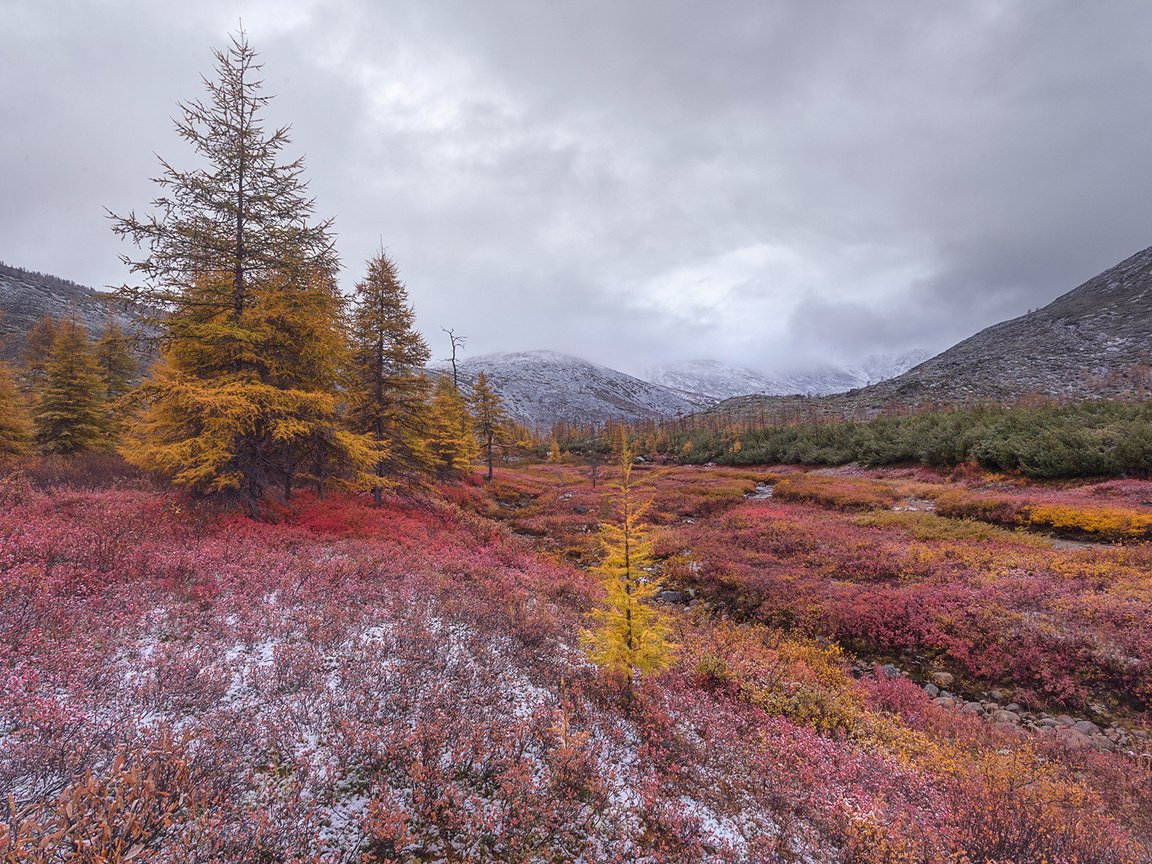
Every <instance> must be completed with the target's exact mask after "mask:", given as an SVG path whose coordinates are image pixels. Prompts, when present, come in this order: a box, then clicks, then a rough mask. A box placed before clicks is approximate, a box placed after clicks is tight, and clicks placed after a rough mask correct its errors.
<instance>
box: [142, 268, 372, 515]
mask: <svg viewBox="0 0 1152 864" xmlns="http://www.w3.org/2000/svg"><path fill="white" fill-rule="evenodd" d="M220 290H224V289H223V288H222V287H221V286H219V285H218V284H213V282H212V280H211V279H208V278H205V279H202V280H200V281H199V282H198V283H197V286H196V288H195V289H194V290H193V291H190V292H189V294H190V296H193V297H194V296H196V295H197V294H198V293H200V292H203V293H205V294H207V295H208V296H211V295H213V294H214V293H216V292H218V291H220ZM341 303H342V298H341V297H340V294H339V291H338V290H337V288H336V285H335V281H334V280H333V279H332V277H331V274H326V273H316V272H309V271H307V270H305V269H303V268H293V267H290V268H287V269H285V270H284V271H282V272H280V273H276V274H272V275H271V276H270V277H269V278H267V279H265V280H264V281H262V282H260V283H257V284H256V285H255V286H253V289H252V293H251V301H250V306H249V308H248V309H247V310H246V311H245V313H244V315H243V316H242V318H241V319H240V321H239V322H233V320H232V316H231V313H230V312H228V311H226V310H223V309H221V308H220V307H219V306H216V305H214V304H212V303H205V304H202V305H198V304H195V303H192V304H190V305H189V306H188V307H186V308H185V309H184V310H181V312H179V313H176V314H174V316H173V318H174V320H173V321H172V322H170V325H169V326H170V327H171V328H172V330H173V332H174V333H176V334H178V336H177V338H173V339H172V340H171V341H170V343H169V344H168V346H167V347H166V348H165V349H164V351H163V352H162V354H161V360H160V363H158V364H157V366H156V367H155V368H154V370H153V373H152V376H151V378H150V379H149V380H148V381H147V382H145V384H144V385H142V387H141V388H140V390H139V392H140V396H141V398H142V400H143V402H144V405H145V407H144V409H143V411H142V413H141V415H140V418H139V421H138V423H137V424H136V425H135V427H134V428H133V429H132V430H131V431H130V433H129V435H128V442H127V446H126V447H125V450H124V452H125V456H126V458H128V460H129V461H131V462H133V463H134V464H138V465H140V466H142V467H146V468H149V469H152V470H159V471H162V472H165V473H167V474H169V475H171V476H172V478H173V480H174V481H175V482H176V483H178V484H180V485H183V486H187V487H190V488H193V489H198V490H201V491H207V492H215V491H226V490H236V491H239V492H240V493H241V494H242V496H243V498H244V500H245V503H246V504H247V505H248V507H249V509H255V508H256V506H257V503H258V501H259V499H260V497H261V495H262V494H263V492H264V490H265V489H266V488H267V487H268V486H270V485H273V484H275V485H279V486H280V488H281V489H282V490H283V494H284V496H285V497H286V498H290V497H291V495H292V490H293V486H294V483H295V482H296V481H297V480H298V479H309V480H311V481H313V482H314V483H315V484H316V486H317V489H318V491H320V492H323V491H324V488H325V487H326V485H327V483H328V482H329V481H331V480H334V479H336V480H343V479H347V480H349V481H351V482H357V483H359V482H362V481H363V479H364V476H365V474H366V473H367V472H368V471H369V470H370V469H371V466H372V465H373V464H374V463H375V461H376V458H377V453H378V448H377V447H376V446H375V443H374V442H373V441H372V440H371V439H370V438H369V437H367V436H363V435H357V434H355V433H354V432H351V431H349V430H347V429H346V428H345V427H344V426H343V423H342V418H341V417H340V414H339V411H338V407H339V406H338V404H337V392H336V389H337V380H336V379H337V375H338V373H339V370H340V367H341V364H342V362H343V359H344V355H345V351H346V346H345V344H344V341H343V333H342V331H341V329H340V306H341Z"/></svg>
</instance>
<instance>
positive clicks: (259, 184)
mask: <svg viewBox="0 0 1152 864" xmlns="http://www.w3.org/2000/svg"><path fill="white" fill-rule="evenodd" d="M213 54H214V56H215V58H216V71H217V74H218V79H217V80H215V81H209V80H207V79H205V81H204V84H205V87H206V88H207V91H208V99H207V101H206V102H202V101H200V100H195V101H192V102H186V103H181V105H180V109H181V114H182V119H180V120H179V121H177V122H176V131H177V133H178V134H179V135H180V137H181V138H183V139H184V140H186V141H187V142H188V143H190V144H191V145H192V147H193V149H194V150H195V151H196V154H197V155H198V156H199V157H200V158H201V160H202V161H203V162H205V163H206V167H202V168H195V169H191V170H187V171H181V170H178V169H177V168H175V167H174V166H173V165H172V164H171V163H169V162H168V161H166V160H164V159H161V160H160V165H161V167H162V169H163V170H162V172H161V174H160V177H159V178H157V180H156V182H157V183H158V184H159V185H160V187H161V189H162V190H163V194H161V195H160V197H158V198H156V199H154V200H153V201H152V206H153V207H155V208H156V211H157V213H159V215H157V213H152V214H149V215H145V216H137V215H136V213H135V212H131V213H129V214H128V216H126V217H121V216H117V215H115V214H112V213H109V216H110V218H111V219H112V223H113V225H112V230H113V231H114V232H115V233H116V234H118V235H120V236H121V237H123V238H127V239H129V240H131V241H132V242H133V243H134V244H135V245H136V246H138V247H141V248H144V249H147V251H148V255H146V256H145V257H143V258H135V259H134V258H132V257H131V256H129V255H124V256H122V260H123V261H124V263H125V264H127V265H128V267H129V268H130V269H131V271H132V272H133V273H140V274H142V275H143V276H144V277H145V284H144V285H142V286H137V287H129V286H122V287H121V289H120V293H121V295H122V297H123V298H124V299H126V300H129V301H141V305H140V308H141V309H143V310H155V314H156V317H157V318H158V319H159V320H158V323H161V324H162V323H163V321H164V318H165V317H166V313H168V312H171V311H172V310H174V309H175V310H181V309H186V308H187V307H188V306H189V305H190V303H192V302H195V303H198V304H206V303H210V304H212V305H214V306H218V307H219V308H220V309H221V310H225V311H228V312H229V313H230V314H231V317H232V319H233V321H237V322H238V321H239V320H240V319H241V318H242V317H243V314H244V310H245V309H246V308H247V307H248V306H249V305H250V304H251V302H252V290H251V289H252V287H253V286H254V285H255V284H258V283H259V282H260V281H261V280H262V279H265V278H267V277H269V276H271V275H272V274H273V273H275V272H276V271H279V270H283V269H284V267H285V266H286V265H287V264H289V263H290V262H295V263H297V264H299V265H302V266H304V267H306V268H309V269H312V270H315V271H318V272H329V271H331V270H333V269H334V268H335V267H336V266H338V261H337V258H336V253H335V251H334V249H333V244H332V236H331V232H330V228H331V224H332V220H331V219H329V220H325V221H323V222H319V223H317V224H309V219H310V218H311V216H312V214H313V213H314V211H315V209H316V208H315V201H314V200H313V199H311V198H309V197H307V183H305V182H304V180H303V179H302V175H303V172H304V160H303V157H301V158H298V159H296V160H294V161H292V162H281V161H280V158H281V153H282V151H283V150H284V148H285V147H286V146H287V145H288V144H289V143H291V142H290V138H289V134H288V133H289V130H288V127H286V126H282V127H280V128H278V129H275V130H273V131H272V132H270V133H269V132H266V130H265V128H264V124H263V120H262V113H263V110H264V108H265V107H266V106H267V105H268V103H269V102H270V101H271V97H270V96H265V95H262V94H261V86H262V83H263V82H262V81H261V80H260V79H259V77H258V76H259V72H260V70H261V68H263V67H262V66H261V64H259V63H257V62H256V52H255V51H254V50H253V49H252V47H251V46H250V45H249V44H248V39H247V37H246V36H245V34H244V33H243V31H241V32H240V33H239V34H238V35H237V36H234V37H232V40H231V44H230V46H229V47H228V49H227V50H217V51H214V52H213ZM194 277H200V278H206V279H207V280H208V281H209V282H210V283H211V284H212V285H213V286H214V288H215V289H216V290H214V291H212V292H211V293H207V292H199V293H198V294H197V295H196V296H195V297H194V298H193V297H190V296H189V288H190V287H191V284H190V283H191V280H192V278H194Z"/></svg>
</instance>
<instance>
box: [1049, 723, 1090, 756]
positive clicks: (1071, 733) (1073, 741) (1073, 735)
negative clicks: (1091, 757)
mask: <svg viewBox="0 0 1152 864" xmlns="http://www.w3.org/2000/svg"><path fill="white" fill-rule="evenodd" d="M1056 740H1057V741H1059V742H1060V743H1061V744H1063V745H1064V746H1065V747H1067V748H1069V749H1070V750H1083V749H1084V748H1085V747H1091V746H1092V739H1090V738H1089V737H1088V736H1087V735H1085V734H1084V733H1083V732H1078V731H1077V730H1075V729H1072V728H1071V727H1068V726H1062V727H1060V728H1059V729H1057V730H1056Z"/></svg>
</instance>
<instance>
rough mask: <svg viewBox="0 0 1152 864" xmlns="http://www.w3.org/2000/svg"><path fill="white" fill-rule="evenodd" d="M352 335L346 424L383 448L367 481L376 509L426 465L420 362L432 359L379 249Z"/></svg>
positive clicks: (361, 289) (425, 386)
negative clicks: (385, 496) (393, 489)
mask: <svg viewBox="0 0 1152 864" xmlns="http://www.w3.org/2000/svg"><path fill="white" fill-rule="evenodd" d="M349 331H350V332H349V340H350V342H351V348H350V352H349V357H348V364H347V384H346V398H347V400H348V422H349V423H350V425H351V428H352V429H353V430H354V431H356V432H358V433H362V434H367V435H371V436H372V438H373V439H374V440H375V441H376V442H377V444H378V446H379V448H380V454H379V458H378V460H377V462H376V464H375V466H374V470H373V473H374V475H375V479H374V481H373V482H372V484H371V488H372V494H373V498H374V499H375V501H376V504H377V506H379V505H380V503H381V501H382V496H383V493H384V490H385V489H387V488H390V487H392V486H394V485H395V484H396V483H397V482H399V481H401V480H408V481H411V480H413V479H415V478H418V477H419V476H420V475H421V474H423V473H426V472H427V471H428V470H429V469H430V467H431V456H430V454H429V452H428V448H427V444H426V439H427V434H428V429H427V427H428V410H427V407H426V403H427V401H428V391H429V383H428V379H427V377H426V376H425V373H424V365H425V364H426V363H427V362H428V359H429V357H431V356H432V354H431V351H430V350H429V349H428V344H427V343H426V342H425V341H424V337H423V336H421V335H420V333H418V332H417V331H416V329H415V313H414V312H413V310H412V306H411V304H410V303H409V302H408V291H407V289H406V288H405V286H404V283H403V282H402V281H401V280H400V277H399V274H398V271H397V268H396V263H395V262H394V261H393V260H392V259H390V258H389V257H388V256H387V255H386V254H384V253H383V252H381V253H380V254H379V255H377V256H376V257H374V258H372V259H371V260H369V261H368V262H367V272H366V273H365V275H364V278H363V279H362V280H360V281H359V282H358V283H357V284H356V292H355V295H354V297H353V300H352V314H351V316H350V326H349Z"/></svg>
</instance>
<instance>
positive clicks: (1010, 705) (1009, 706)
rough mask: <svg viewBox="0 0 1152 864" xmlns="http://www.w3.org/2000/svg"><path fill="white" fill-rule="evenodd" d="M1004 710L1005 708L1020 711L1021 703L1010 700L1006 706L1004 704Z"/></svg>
mask: <svg viewBox="0 0 1152 864" xmlns="http://www.w3.org/2000/svg"><path fill="white" fill-rule="evenodd" d="M1004 710H1005V711H1016V712H1019V711H1020V706H1019V705H1017V704H1016V703H1015V702H1009V703H1008V704H1007V705H1005V706H1004Z"/></svg>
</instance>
